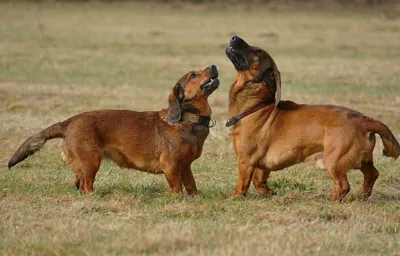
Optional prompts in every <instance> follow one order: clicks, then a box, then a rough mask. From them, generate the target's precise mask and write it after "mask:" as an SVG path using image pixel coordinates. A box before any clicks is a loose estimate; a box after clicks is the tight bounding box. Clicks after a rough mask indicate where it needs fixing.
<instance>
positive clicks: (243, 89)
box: [226, 36, 400, 201]
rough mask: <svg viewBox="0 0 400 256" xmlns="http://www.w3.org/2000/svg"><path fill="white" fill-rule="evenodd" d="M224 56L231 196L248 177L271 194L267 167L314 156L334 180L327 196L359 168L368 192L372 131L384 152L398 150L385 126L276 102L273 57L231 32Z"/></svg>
mask: <svg viewBox="0 0 400 256" xmlns="http://www.w3.org/2000/svg"><path fill="white" fill-rule="evenodd" d="M226 55H227V56H228V58H229V59H230V60H231V62H232V63H233V65H234V66H235V68H236V70H237V75H236V80H235V82H234V83H233V84H232V87H231V89H230V95H229V100H230V102H229V112H230V115H232V116H233V117H232V118H230V119H229V120H228V122H227V126H231V125H234V124H235V126H234V127H233V129H232V133H231V136H232V140H233V144H234V148H235V151H236V154H237V157H238V168H239V178H238V183H237V187H236V192H235V196H241V195H245V194H246V192H247V190H248V189H249V186H250V182H251V180H253V184H254V186H255V187H256V189H257V191H258V193H259V194H271V193H272V191H271V190H270V189H269V188H268V185H267V179H268V176H269V174H270V172H271V171H277V170H280V169H283V168H286V167H289V166H291V165H294V164H297V163H300V162H305V161H317V162H318V163H319V165H320V166H321V165H322V166H323V165H324V167H325V168H326V169H327V170H328V173H329V175H330V177H331V178H332V180H333V182H334V185H335V189H334V191H333V194H332V197H331V201H336V200H338V201H340V200H341V199H342V198H343V197H344V196H345V195H346V194H347V193H348V192H349V191H350V184H349V182H348V181H347V171H349V170H350V169H360V170H361V172H362V173H363V174H364V184H363V186H362V188H361V194H362V195H363V196H365V197H369V196H370V195H371V192H372V187H373V185H374V182H375V181H376V179H377V178H378V176H379V172H378V170H377V169H376V168H375V167H374V165H373V159H372V154H373V149H374V146H375V136H374V134H375V133H377V134H379V135H380V137H381V138H382V141H383V145H384V147H385V150H384V152H383V153H384V154H385V155H386V156H389V157H393V158H397V157H398V156H399V154H400V145H399V143H398V142H397V140H396V139H395V137H394V136H393V134H392V132H391V131H390V130H389V128H388V127H387V126H386V125H384V124H383V123H381V122H380V121H377V120H374V119H372V118H369V117H367V116H364V115H362V114H360V113H358V112H356V111H354V110H351V109H348V108H345V107H341V106H332V105H299V104H296V103H294V102H292V101H280V89H281V82H280V81H281V79H280V73H279V71H278V68H277V66H276V64H275V62H274V60H273V59H272V58H271V56H270V55H269V54H268V53H267V52H265V51H264V50H262V49H260V48H258V47H254V46H250V45H248V44H247V43H246V42H245V41H244V40H243V39H241V38H240V37H237V36H234V37H232V39H231V41H230V45H229V47H228V48H227V49H226ZM242 118H243V119H242ZM239 120H240V121H239Z"/></svg>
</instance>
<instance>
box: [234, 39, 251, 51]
mask: <svg viewBox="0 0 400 256" xmlns="http://www.w3.org/2000/svg"><path fill="white" fill-rule="evenodd" d="M229 46H230V50H231V51H236V50H243V49H246V48H248V47H249V45H248V44H247V43H246V42H245V41H244V40H243V39H242V38H240V37H238V36H232V38H231V41H230V43H229Z"/></svg>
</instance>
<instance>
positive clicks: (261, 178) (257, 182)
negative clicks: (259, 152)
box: [253, 168, 274, 195]
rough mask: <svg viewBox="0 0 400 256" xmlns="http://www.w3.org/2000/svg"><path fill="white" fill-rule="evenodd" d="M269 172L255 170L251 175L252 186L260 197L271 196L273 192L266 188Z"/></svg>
mask: <svg viewBox="0 0 400 256" xmlns="http://www.w3.org/2000/svg"><path fill="white" fill-rule="evenodd" d="M270 173H271V171H269V170H264V169H260V168H256V169H255V170H254V174H253V184H254V187H255V188H256V190H257V192H258V194H260V195H273V194H274V193H273V191H272V190H271V189H270V188H269V187H268V183H267V180H268V177H269V174H270Z"/></svg>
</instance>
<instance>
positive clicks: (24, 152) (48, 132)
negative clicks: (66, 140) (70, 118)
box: [8, 123, 64, 168]
mask: <svg viewBox="0 0 400 256" xmlns="http://www.w3.org/2000/svg"><path fill="white" fill-rule="evenodd" d="M63 137H64V128H63V123H55V124H53V125H51V126H49V127H48V128H46V129H44V130H43V131H41V132H39V133H36V134H35V135H33V136H31V137H30V138H28V139H27V140H26V141H25V142H24V143H22V145H21V146H20V147H19V148H18V150H17V152H15V154H14V155H13V156H12V157H11V159H10V161H9V162H8V168H11V167H13V166H14V165H16V164H18V163H19V162H21V161H23V160H25V159H26V158H27V157H28V156H30V155H33V154H34V153H35V152H36V151H38V150H39V149H40V148H41V147H42V146H43V145H44V143H45V142H46V141H47V140H50V139H54V138H63Z"/></svg>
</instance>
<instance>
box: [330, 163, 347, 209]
mask: <svg viewBox="0 0 400 256" xmlns="http://www.w3.org/2000/svg"><path fill="white" fill-rule="evenodd" d="M328 173H329V176H331V178H332V180H333V182H334V185H335V189H334V191H333V194H332V196H331V199H330V201H331V202H334V201H339V202H340V201H342V199H343V197H344V196H345V195H346V194H347V193H349V191H350V184H349V182H348V180H347V174H346V172H341V171H339V170H337V169H336V168H332V169H328Z"/></svg>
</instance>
